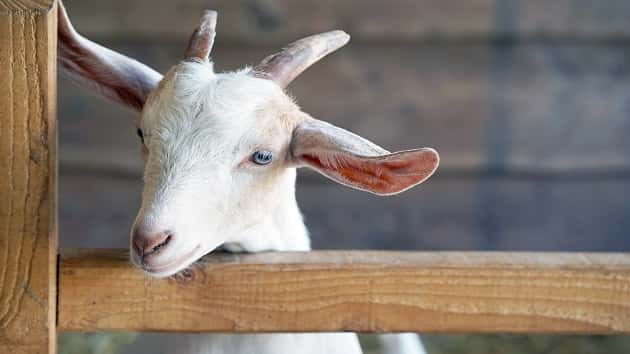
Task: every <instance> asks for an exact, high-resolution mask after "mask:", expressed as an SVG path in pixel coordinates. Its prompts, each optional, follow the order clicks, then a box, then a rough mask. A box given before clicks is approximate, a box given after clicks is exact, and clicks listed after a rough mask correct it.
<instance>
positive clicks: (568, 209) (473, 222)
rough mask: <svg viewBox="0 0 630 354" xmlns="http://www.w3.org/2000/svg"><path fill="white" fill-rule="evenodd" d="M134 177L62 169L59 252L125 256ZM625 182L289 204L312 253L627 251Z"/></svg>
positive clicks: (135, 196)
mask: <svg viewBox="0 0 630 354" xmlns="http://www.w3.org/2000/svg"><path fill="white" fill-rule="evenodd" d="M141 185H142V181H141V179H140V177H138V178H137V179H128V178H126V177H124V176H123V177H121V176H107V175H72V174H69V173H68V172H67V171H65V170H64V169H63V168H62V169H61V178H60V210H59V213H60V230H61V239H60V241H61V247H62V248H125V247H128V245H129V230H130V228H131V224H132V222H133V220H134V218H135V216H136V213H137V212H138V209H139V207H140V197H141V189H142V186H141ZM628 195H630V181H628V180H615V179H584V180H582V179H576V180H566V179H531V180H530V179H523V180H514V179H504V178H466V179H452V178H441V177H440V175H437V176H436V177H434V178H432V179H430V180H429V181H428V182H426V183H424V184H423V185H421V186H419V187H417V188H414V189H412V190H410V191H407V192H405V193H403V194H401V195H398V196H393V197H387V198H382V197H376V196H373V195H370V194H368V193H363V192H358V191H354V190H351V189H348V188H346V187H343V186H339V185H336V184H334V183H332V182H329V181H328V182H326V184H322V185H311V184H303V183H302V179H301V178H299V179H298V186H297V198H298V202H299V204H300V206H301V209H302V211H303V214H304V216H305V220H306V225H307V226H308V228H309V230H310V231H311V238H312V240H313V246H314V248H316V249H322V248H326V249H399V250H519V251H613V252H615V251H616V252H622V251H623V252H630V238H628V237H627V234H628V230H629V229H630V218H628V215H630V203H628V198H627V196H628Z"/></svg>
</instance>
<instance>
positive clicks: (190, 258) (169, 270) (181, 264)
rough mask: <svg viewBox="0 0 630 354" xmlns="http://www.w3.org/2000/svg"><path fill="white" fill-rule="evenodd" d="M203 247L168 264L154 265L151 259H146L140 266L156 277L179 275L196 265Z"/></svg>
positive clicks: (196, 247) (195, 248) (194, 249)
mask: <svg viewBox="0 0 630 354" xmlns="http://www.w3.org/2000/svg"><path fill="white" fill-rule="evenodd" d="M200 248H201V245H197V246H195V247H194V248H193V249H192V250H190V251H189V252H188V253H186V254H185V255H184V256H182V257H179V258H177V259H175V260H173V261H170V262H168V263H166V264H161V265H160V264H152V262H151V259H146V258H145V259H144V260H143V261H142V263H141V265H140V267H141V268H142V270H144V271H145V272H147V273H149V274H151V275H154V276H168V275H172V274H175V273H177V272H178V271H180V270H182V269H184V268H186V267H187V266H189V265H190V264H192V263H194V262H195V261H196V260H197V258H199V257H198V256H197V253H198V251H199V249H200Z"/></svg>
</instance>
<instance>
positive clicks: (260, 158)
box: [252, 150, 273, 165]
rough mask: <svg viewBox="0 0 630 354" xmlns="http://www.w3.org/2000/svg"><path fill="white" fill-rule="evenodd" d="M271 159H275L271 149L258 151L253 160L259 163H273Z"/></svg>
mask: <svg viewBox="0 0 630 354" xmlns="http://www.w3.org/2000/svg"><path fill="white" fill-rule="evenodd" d="M271 160H273V154H272V153H271V151H264V150H261V151H256V152H255V153H254V155H252V161H254V163H255V164H257V165H267V164H269V163H271Z"/></svg>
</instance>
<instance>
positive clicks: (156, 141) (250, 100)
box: [131, 62, 303, 275]
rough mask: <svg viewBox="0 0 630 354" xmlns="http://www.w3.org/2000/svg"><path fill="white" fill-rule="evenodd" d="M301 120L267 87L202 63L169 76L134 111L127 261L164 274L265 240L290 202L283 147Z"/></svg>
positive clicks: (269, 84)
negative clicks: (140, 158)
mask: <svg viewBox="0 0 630 354" xmlns="http://www.w3.org/2000/svg"><path fill="white" fill-rule="evenodd" d="M302 116H303V115H302V114H300V112H299V109H298V108H297V107H296V106H295V104H294V103H293V102H292V101H291V100H290V99H289V98H288V97H287V96H286V95H285V94H284V93H283V92H282V90H281V89H280V88H279V86H278V85H276V84H274V83H273V82H271V81H269V80H265V79H260V78H256V77H253V76H250V75H248V74H247V73H246V72H237V73H227V74H215V73H214V72H213V71H212V66H211V64H210V63H197V62H184V63H182V64H179V65H177V66H176V67H175V68H173V69H172V70H171V71H170V72H169V73H168V74H167V75H166V76H165V78H164V80H163V81H162V84H161V85H160V87H159V88H158V89H157V90H156V91H155V92H154V93H153V94H152V95H151V96H150V97H149V99H148V100H147V103H146V104H145V107H144V110H143V112H142V119H141V123H140V124H141V127H140V129H141V131H142V135H143V143H144V146H145V149H144V150H145V161H146V163H145V171H144V192H143V198H142V200H143V202H142V207H141V209H140V212H139V213H138V216H137V218H136V222H135V224H134V227H133V229H132V243H131V245H132V254H133V256H132V259H133V260H134V262H135V263H136V264H137V265H138V266H140V267H142V268H143V269H144V270H146V271H147V272H150V273H151V274H154V275H169V274H172V273H174V272H177V271H179V270H181V269H182V268H183V267H186V266H188V265H189V264H190V263H192V262H193V261H195V260H196V259H198V258H199V257H200V256H201V255H203V254H205V253H208V252H209V251H211V250H213V249H215V248H216V247H217V246H219V245H221V244H224V243H226V242H237V241H238V236H239V235H242V234H243V233H246V232H254V231H255V230H257V231H261V232H262V231H264V226H265V224H267V223H271V222H273V221H272V218H273V210H276V208H277V207H278V203H280V201H282V200H285V198H284V197H283V195H286V194H287V193H290V194H292V193H293V181H294V179H295V169H293V168H291V166H292V161H291V158H290V153H289V144H290V141H291V135H292V131H293V130H294V127H295V126H296V125H297V124H298V122H299V120H300V117H302ZM260 237H264V235H260Z"/></svg>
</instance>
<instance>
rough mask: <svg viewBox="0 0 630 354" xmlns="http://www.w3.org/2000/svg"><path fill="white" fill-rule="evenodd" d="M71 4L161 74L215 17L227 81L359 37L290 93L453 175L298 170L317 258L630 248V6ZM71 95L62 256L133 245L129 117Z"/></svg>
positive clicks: (65, 111)
mask: <svg viewBox="0 0 630 354" xmlns="http://www.w3.org/2000/svg"><path fill="white" fill-rule="evenodd" d="M65 3H66V5H67V7H68V11H69V12H70V16H71V18H72V19H73V20H74V22H75V25H76V27H77V29H78V30H79V31H81V32H83V33H84V34H85V35H87V36H89V37H91V38H93V39H95V40H97V41H100V42H102V43H104V44H106V45H108V46H110V47H112V48H115V49H116V50H119V51H121V52H124V53H126V54H129V55H131V56H134V57H136V58H139V59H141V60H142V61H144V62H146V63H148V64H150V65H152V66H154V67H156V68H157V69H159V70H161V71H163V72H164V71H165V70H167V69H168V68H169V66H170V65H172V64H174V63H175V62H176V61H177V60H179V59H180V58H181V55H182V53H183V50H184V47H185V44H186V41H187V37H188V35H189V33H190V32H191V31H192V29H193V27H194V25H195V24H196V23H197V21H198V17H199V16H200V14H201V10H202V9H203V8H206V7H209V8H214V9H217V10H219V25H218V35H217V42H216V46H215V49H214V54H213V57H214V59H215V62H216V67H217V68H218V69H219V70H229V69H235V68H239V67H242V66H243V65H246V64H253V63H255V62H256V61H257V60H259V59H260V58H262V57H263V56H265V55H266V54H268V53H270V52H273V51H275V50H276V49H278V48H280V47H282V46H283V45H285V44H286V43H288V42H289V41H291V40H293V39H296V38H299V37H301V36H303V35H306V34H310V33H313V32H318V31H324V30H329V29H333V28H340V29H344V30H346V31H348V32H349V33H350V34H351V35H352V36H353V40H352V41H351V43H350V44H349V45H348V46H347V47H346V48H344V49H342V50H341V51H339V52H338V53H336V54H334V55H333V56H331V57H330V58H327V59H325V60H324V61H322V62H320V63H319V64H317V65H316V66H314V67H313V68H312V69H310V70H309V71H307V72H306V73H304V74H303V75H302V76H301V77H300V78H299V79H298V80H296V81H295V82H294V84H292V86H291V87H290V91H291V92H292V94H293V95H294V96H295V97H296V98H297V99H298V101H299V103H300V104H301V105H302V107H303V108H304V109H305V110H307V111H308V112H310V113H311V114H313V115H314V116H316V117H319V118H321V119H324V120H327V121H330V122H332V123H334V124H337V125H340V126H342V127H344V128H347V129H350V130H352V131H355V132H357V133H359V134H361V135H363V136H365V137H369V138H370V139H372V140H373V141H375V142H377V143H379V144H381V145H383V146H385V147H387V148H388V149H392V150H393V149H402V148H411V147H416V146H432V147H435V148H436V149H438V150H439V151H440V152H441V156H442V166H441V168H440V170H439V172H438V173H437V175H436V176H435V177H434V178H433V179H432V180H430V181H429V182H428V183H426V184H425V185H423V186H421V187H419V188H416V189H414V190H412V191H410V192H408V193H406V194H403V195H400V196H396V197H389V198H377V197H373V196H370V195H368V194H364V193H361V192H357V191H353V190H348V189H345V188H343V187H340V186H337V185H334V184H332V183H331V182H329V181H327V180H325V179H323V178H321V177H319V176H316V175H315V174H313V173H308V172H307V173H302V174H301V178H300V180H299V182H298V185H299V187H298V197H299V200H300V203H301V205H302V207H303V211H304V213H305V215H306V220H307V224H308V225H309V227H310V229H311V231H312V234H313V240H314V246H315V247H317V248H358V249H360V248H376V249H425V250H439V249H449V250H490V249H492V250H494V249H500V250H556V251H574V250H581V251H596V250H597V251H629V250H630V238H628V237H627V234H628V232H627V230H628V229H629V228H630V202H629V201H628V199H629V196H630V139H629V138H628V134H629V133H630V60H629V58H630V20H629V18H628V17H629V16H630V15H629V14H630V2H627V1H623V0H605V1H598V2H590V1H583V0H554V1H549V0H545V1H543V0H541V1H538V0H528V1H519V0H495V1H490V0H470V1H465V2H461V1H454V0H441V1H432V0H416V1H412V0H390V1H365V0H343V1H341V0H340V1H306V0H292V1H289V0H240V1H228V0H225V1H201V0H189V1H167V0H125V1H123V0H111V1H106V2H104V1H94V0H72V1H71V0H66V1H65ZM147 10H149V11H147ZM59 100H60V104H59V126H60V128H59V132H60V161H61V162H60V172H61V175H60V228H61V235H62V236H61V246H62V247H125V246H126V245H127V243H128V230H129V227H130V225H131V222H132V220H133V218H134V216H135V213H136V211H137V208H138V206H139V203H140V200H139V199H140V190H141V180H140V173H141V168H140V158H139V153H138V151H139V147H138V142H137V138H136V136H135V132H134V129H133V125H132V120H133V119H134V115H133V114H131V113H129V112H126V111H124V110H122V109H120V108H117V107H114V106H112V105H110V104H108V103H104V102H103V101H101V100H100V99H97V98H94V97H92V96H90V95H87V94H85V93H82V92H81V91H80V90H79V89H77V88H76V87H74V86H72V85H71V84H70V83H68V82H67V81H64V80H61V81H60V87H59Z"/></svg>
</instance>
